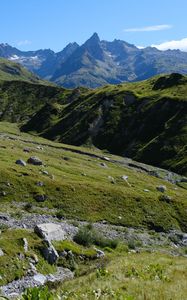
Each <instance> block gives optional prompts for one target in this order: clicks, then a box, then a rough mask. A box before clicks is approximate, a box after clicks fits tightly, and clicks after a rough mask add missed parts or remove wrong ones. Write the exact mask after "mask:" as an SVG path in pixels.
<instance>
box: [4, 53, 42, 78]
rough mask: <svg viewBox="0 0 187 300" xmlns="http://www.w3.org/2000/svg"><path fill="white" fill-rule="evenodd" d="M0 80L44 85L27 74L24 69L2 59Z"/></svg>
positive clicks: (31, 74) (29, 73)
mask: <svg viewBox="0 0 187 300" xmlns="http://www.w3.org/2000/svg"><path fill="white" fill-rule="evenodd" d="M0 80H6V81H12V80H14V81H16V80H18V81H28V82H32V83H42V82H43V83H44V81H42V80H41V79H40V78H39V77H38V76H36V75H35V74H33V73H31V72H29V71H28V70H27V69H26V68H24V67H22V66H21V65H19V64H17V63H15V62H11V61H9V60H7V59H4V58H0Z"/></svg>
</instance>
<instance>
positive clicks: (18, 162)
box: [16, 159, 27, 167]
mask: <svg viewBox="0 0 187 300" xmlns="http://www.w3.org/2000/svg"><path fill="white" fill-rule="evenodd" d="M16 164H17V165H20V166H23V167H25V166H26V165H27V164H26V162H25V161H24V160H22V159H17V160H16Z"/></svg>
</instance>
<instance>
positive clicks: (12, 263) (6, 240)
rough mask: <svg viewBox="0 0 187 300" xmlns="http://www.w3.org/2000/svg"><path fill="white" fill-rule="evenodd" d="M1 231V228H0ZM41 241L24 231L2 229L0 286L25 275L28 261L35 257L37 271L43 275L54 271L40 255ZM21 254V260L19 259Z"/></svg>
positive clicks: (0, 238)
mask: <svg viewBox="0 0 187 300" xmlns="http://www.w3.org/2000/svg"><path fill="white" fill-rule="evenodd" d="M1 229H2V228H1ZM23 238H26V239H27V241H28V244H29V249H28V252H27V253H25V252H24V243H23ZM43 247H44V246H43V244H42V240H41V239H40V238H39V237H38V236H37V235H36V234H35V233H33V232H31V231H28V230H24V229H2V233H1V235H0V248H1V249H2V250H3V252H4V255H3V256H1V257H0V276H1V277H0V286H1V285H4V284H7V283H8V282H11V281H13V280H16V279H19V278H21V277H22V276H24V275H26V271H27V269H28V267H29V259H30V258H32V257H33V255H37V257H38V264H37V266H36V267H37V270H38V272H41V273H43V274H48V273H52V272H54V271H55V270H56V268H55V266H51V265H49V264H48V263H47V261H45V260H44V258H43V257H42V255H41V251H40V250H41V249H42V248H43ZM21 254H22V256H23V258H22V259H21V258H20V257H21Z"/></svg>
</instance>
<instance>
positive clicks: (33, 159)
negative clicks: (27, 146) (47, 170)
mask: <svg viewBox="0 0 187 300" xmlns="http://www.w3.org/2000/svg"><path fill="white" fill-rule="evenodd" d="M27 162H28V163H29V164H32V165H35V166H41V165H43V162H42V161H41V159H40V158H38V157H36V156H31V157H30V158H29V159H28V160H27Z"/></svg>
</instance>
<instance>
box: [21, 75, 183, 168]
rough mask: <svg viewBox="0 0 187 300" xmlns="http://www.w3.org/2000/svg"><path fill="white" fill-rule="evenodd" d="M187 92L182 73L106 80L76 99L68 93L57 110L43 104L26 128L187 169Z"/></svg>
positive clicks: (143, 159) (169, 166)
mask: <svg viewBox="0 0 187 300" xmlns="http://www.w3.org/2000/svg"><path fill="white" fill-rule="evenodd" d="M186 95H187V77H182V78H181V79H180V78H178V75H171V76H165V77H160V76H157V77H154V78H152V79H150V80H147V81H142V82H138V83H130V84H129V83H128V84H122V85H116V86H114V85H111V86H106V87H103V88H100V89H96V90H92V91H89V90H88V91H84V92H83V93H80V94H79V95H78V97H77V98H75V100H74V101H73V102H70V103H67V102H66V100H63V99H62V100H61V101H60V102H58V103H59V104H60V105H61V109H60V110H58V111H56V112H55V111H54V108H53V106H46V107H43V108H42V110H41V111H39V112H38V113H37V114H36V115H35V116H34V118H33V119H31V120H30V121H29V122H28V123H27V124H26V125H25V126H23V130H27V131H29V130H35V131H36V132H38V133H39V134H40V135H42V136H44V137H47V138H50V139H55V140H58V141H61V142H65V143H68V144H74V145H81V144H85V143H93V144H94V145H95V146H97V147H99V148H101V149H107V150H109V151H111V152H113V153H115V154H122V155H126V156H129V157H132V158H134V159H136V160H140V161H143V162H146V163H150V164H154V165H159V166H162V167H165V168H168V169H172V170H175V171H177V172H180V173H183V174H187V163H186V144H187V133H186V130H187V127H186V124H187V119H186V118H187V117H186V116H187V101H186ZM50 111H52V112H53V113H50ZM44 115H45V120H43V119H44V118H42V116H44ZM50 118H53V120H54V122H53V123H52V124H51V123H50ZM44 122H45V126H43V125H44ZM49 124H50V125H49ZM48 125H49V126H48Z"/></svg>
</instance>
